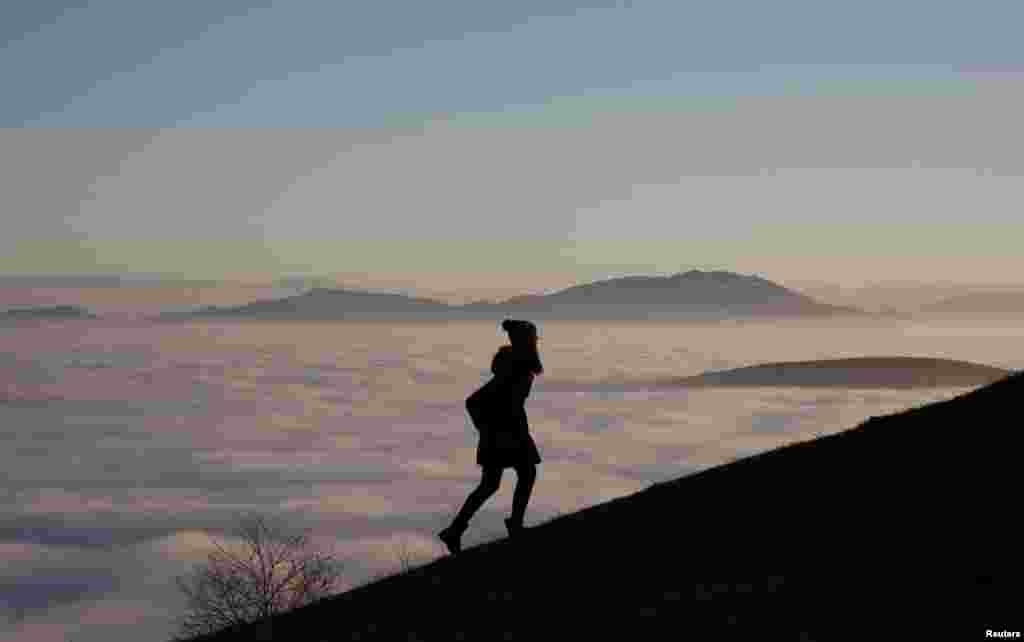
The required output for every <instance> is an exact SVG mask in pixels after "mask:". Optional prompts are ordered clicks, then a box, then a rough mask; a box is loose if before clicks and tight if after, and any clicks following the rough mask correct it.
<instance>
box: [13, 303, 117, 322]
mask: <svg viewBox="0 0 1024 642" xmlns="http://www.w3.org/2000/svg"><path fill="white" fill-rule="evenodd" d="M96 318H98V317H97V316H96V315H95V314H93V313H92V312H89V310H87V309H85V308H83V307H81V306H78V305H49V306H39V307H22V308H8V309H6V310H0V321H32V320H46V319H96Z"/></svg>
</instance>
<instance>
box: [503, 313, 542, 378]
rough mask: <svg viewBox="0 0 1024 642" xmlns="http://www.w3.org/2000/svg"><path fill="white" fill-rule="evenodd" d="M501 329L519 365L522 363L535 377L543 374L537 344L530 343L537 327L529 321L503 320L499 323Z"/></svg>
mask: <svg viewBox="0 0 1024 642" xmlns="http://www.w3.org/2000/svg"><path fill="white" fill-rule="evenodd" d="M501 329H502V330H504V331H505V332H507V333H508V338H509V340H510V341H511V342H512V350H513V352H515V353H516V356H517V357H518V360H519V361H520V363H523V365H524V366H525V367H526V368H527V369H528V370H529V371H530V372H532V373H533V374H535V375H537V374H541V373H543V372H544V364H542V363H541V361H540V353H539V352H538V351H537V343H536V342H534V341H530V339H533V338H534V337H536V336H537V326H535V325H534V324H533V323H531V322H530V321H520V320H518V319H505V320H504V321H502V322H501Z"/></svg>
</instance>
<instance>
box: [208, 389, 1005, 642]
mask: <svg viewBox="0 0 1024 642" xmlns="http://www.w3.org/2000/svg"><path fill="white" fill-rule="evenodd" d="M1022 402H1024V375H1022V374H1019V373H1018V374H1015V375H1011V376H1009V377H1007V378H1005V379H1002V380H1000V381H998V382H996V383H994V384H991V385H989V386H986V387H984V388H979V389H977V390H974V391H972V392H970V393H967V394H965V395H962V396H960V397H958V398H956V399H951V400H949V401H945V402H940V403H935V404H931V405H928V406H923V407H920V408H915V409H911V410H907V411H904V412H901V413H898V414H894V415H889V416H885V417H875V418H872V419H870V420H869V421H867V422H865V423H863V424H862V425H860V426H858V427H857V428H854V429H851V430H847V431H845V432H842V433H838V434H835V435H831V436H828V437H823V438H820V439H816V440H813V441H809V442H803V443H800V444H795V445H792V446H788V447H785V448H781V449H778V450H774V451H770V452H766V453H762V454H760V455H757V456H753V457H750V458H747V459H743V460H739V461H735V462H732V463H730V464H727V465H723V466H719V467H717V468H713V469H709V470H706V471H703V472H701V473H698V474H694V475H690V476H687V477H683V478H680V479H676V480H673V481H670V482H666V483H663V484H658V485H655V486H653V487H651V488H648V489H647V490H644V491H642V492H639V493H636V494H634V495H631V496H628V497H623V498H620V499H617V500H614V501H611V502H607V503H605V504H601V505H598V506H594V507H591V508H588V509H585V510H582V511H579V512H577V513H573V514H571V515H567V516H564V517H561V518H558V519H555V520H552V521H551V522H548V523H545V524H541V525H539V526H536V527H535V528H532V529H531V530H530V531H529V532H528V534H527V535H526V537H525V538H524V539H523V540H522V541H516V542H510V541H508V540H499V541H496V542H492V543H489V544H485V545H482V546H479V547H476V548H473V549H470V550H468V551H466V552H465V553H463V554H462V555H461V556H459V557H456V558H443V559H440V560H437V561H435V562H433V563H431V564H428V565H425V566H423V567H421V568H419V569H415V570H413V571H411V572H408V573H405V574H403V575H400V576H393V577H390V578H386V579H384V580H381V581H379V582H376V583H374V584H371V585H368V586H365V587H362V588H359V589H356V590H353V591H350V592H348V593H345V594H342V595H340V596H336V597H334V598H330V599H326V600H322V601H321V602H318V603H316V604H313V605H311V606H309V607H306V608H304V609H300V610H297V611H293V612H291V613H288V614H285V615H283V616H280V617H278V618H276V619H274V620H273V621H270V622H266V623H262V624H258V625H255V626H253V627H251V628H249V629H247V630H245V631H243V632H240V633H239V634H237V635H228V634H222V635H220V636H216V637H214V638H213V639H216V640H259V639H276V640H318V641H319V640H356V639H360V640H458V639H464V640H503V639H514V640H597V639H627V640H628V639H633V640H653V639H664V640H711V639H737V640H740V639H742V640H762V639H787V640H847V639H850V640H867V639H878V640H890V639H891V640H895V639H944V640H973V639H979V640H980V639H985V630H986V629H992V630H996V631H999V630H1004V629H1006V630H1011V631H1014V630H1015V631H1020V630H1021V627H1022V625H1024V613H1022V609H1021V606H1020V596H1021V595H1024V581H1022V573H1021V571H1022V564H1021V555H1020V531H1019V527H1018V526H1017V525H1016V524H1017V519H1016V517H1017V513H1019V506H1020V499H1019V494H1020V487H1021V476H1020V473H1019V470H1020V469H1019V462H1018V460H1019V457H1020V455H1019V452H1018V450H1017V442H1018V438H1017V437H1018V435H1017V433H1018V431H1019V430H1020V427H1021V416H1022V415H1021V407H1020V406H1021V403H1022ZM680 430H685V426H680ZM542 474H543V471H542Z"/></svg>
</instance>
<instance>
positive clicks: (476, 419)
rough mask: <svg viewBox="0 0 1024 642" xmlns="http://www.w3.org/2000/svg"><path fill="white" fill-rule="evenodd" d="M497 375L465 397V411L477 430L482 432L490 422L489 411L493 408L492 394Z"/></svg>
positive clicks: (495, 389) (495, 388) (495, 387)
mask: <svg viewBox="0 0 1024 642" xmlns="http://www.w3.org/2000/svg"><path fill="white" fill-rule="evenodd" d="M497 379H498V378H497V377H492V378H491V379H490V380H489V381H488V382H487V383H485V384H484V385H482V386H480V387H479V388H477V390H476V391H474V392H473V394H471V395H469V397H467V398H466V411H467V412H468V413H469V418H470V420H472V422H473V427H474V428H476V429H477V431H478V432H484V430H486V429H487V426H488V425H489V424H490V412H492V411H493V410H494V405H495V404H494V401H495V400H494V399H493V397H494V394H495V392H496V391H497V386H498V384H497Z"/></svg>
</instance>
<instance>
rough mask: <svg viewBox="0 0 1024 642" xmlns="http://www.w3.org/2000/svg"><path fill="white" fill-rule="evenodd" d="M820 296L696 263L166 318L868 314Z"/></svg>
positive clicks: (310, 298) (259, 304)
mask: <svg viewBox="0 0 1024 642" xmlns="http://www.w3.org/2000/svg"><path fill="white" fill-rule="evenodd" d="M864 314H866V313H865V312H863V311H861V310H857V309H855V308H849V307H839V306H833V305H828V304H825V303H820V302H818V301H816V300H814V299H812V298H810V297H808V296H806V295H803V294H800V293H799V292H795V291H793V290H790V289H788V288H785V287H783V286H781V285H778V284H776V283H773V282H771V281H769V280H767V279H764V278H761V277H759V276H745V275H741V274H736V273H733V272H726V271H712V272H702V271H700V270H690V271H689V272H683V273H679V274H675V275H672V276H627V277H618V278H613V279H607V280H603V281H596V282H592V283H586V284H581V285H576V286H572V287H569V288H566V289H563V290H559V291H556V292H553V293H549V294H529V295H523V296H516V297H512V298H510V299H507V300H505V301H500V302H486V301H478V302H474V303H468V304H464V305H450V304H447V303H443V302H441V301H437V300H434V299H428V298H421V297H413V296H407V295H404V294H393V293H383V292H367V291H360V290H346V289H327V288H315V289H312V290H309V291H307V292H305V293H303V294H299V295H296V296H290V297H285V298H283V299H274V300H268V301H255V302H253V303H248V304H246V305H242V306H234V307H216V306H209V307H206V308H202V309H199V310H194V311H191V312H187V313H175V314H170V315H162V316H163V318H181V317H207V316H222V317H232V318H252V319H308V320H343V319H347V320H381V321H383V320H488V319H495V318H501V317H507V316H523V317H529V318H532V319H538V320H555V319H562V320H693V321H702V320H721V319H731V318H757V317H762V318H763V317H823V316H833V315H864Z"/></svg>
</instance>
